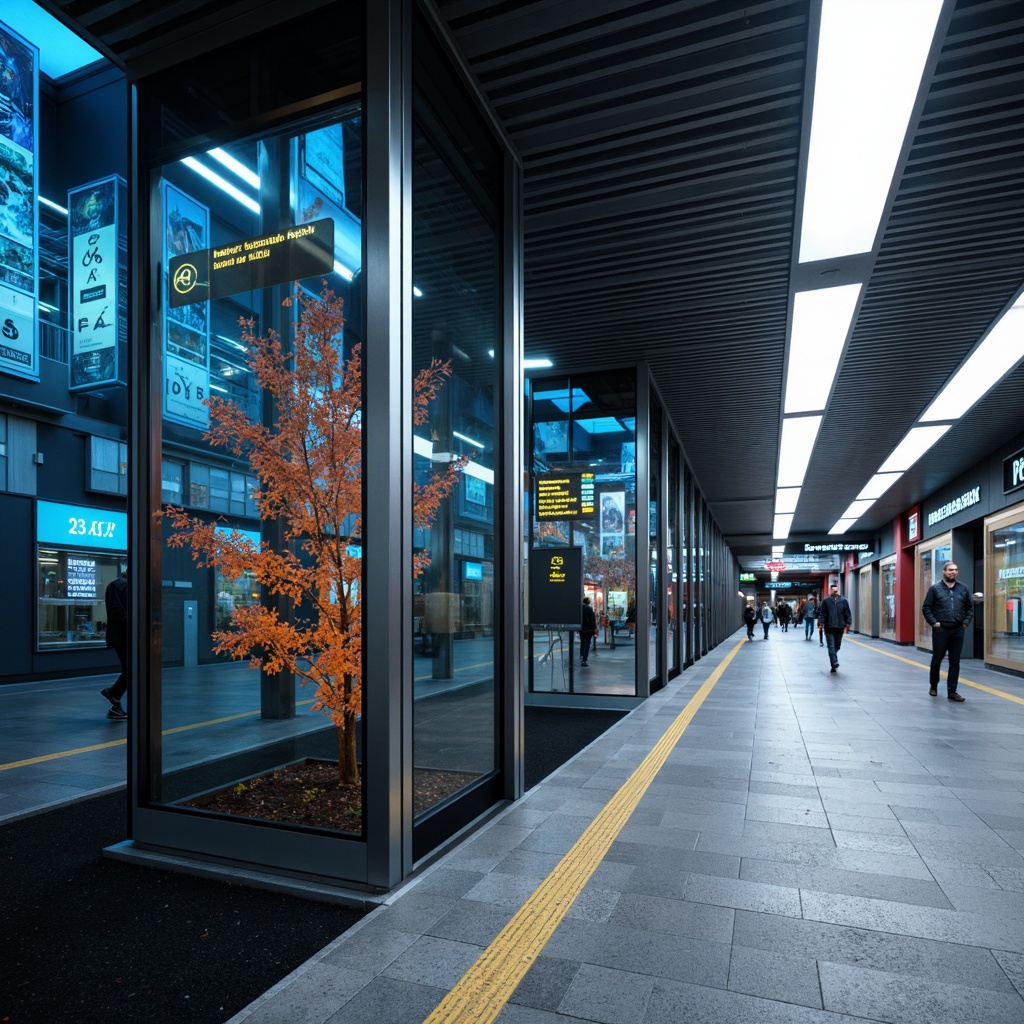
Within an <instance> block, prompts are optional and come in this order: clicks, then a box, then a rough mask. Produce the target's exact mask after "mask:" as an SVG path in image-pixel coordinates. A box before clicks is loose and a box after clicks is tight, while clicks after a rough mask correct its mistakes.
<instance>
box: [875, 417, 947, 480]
mask: <svg viewBox="0 0 1024 1024" xmlns="http://www.w3.org/2000/svg"><path fill="white" fill-rule="evenodd" d="M952 425H953V424H952V423H942V424H939V425H937V426H934V427H911V428H910V430H908V431H907V434H906V436H905V437H904V438H903V440H902V441H900V443H899V444H898V445H896V448H895V449H894V450H893V453H892V454H891V455H890V456H889V458H887V459H886V460H885V462H883V463H882V465H881V466H879V468H878V472H879V473H900V472H905V471H906V470H908V469H910V467H911V466H912V465H913V464H914V463H915V462H917V460H918V459H919V458H921V456H922V455H924V453H925V452H926V451H928V449H929V448H931V446H932V445H933V444H935V443H936V442H937V441H938V440H939V439H940V438H941V437H942V435H943V434H945V433H946V431H947V430H949V428H950V427H951V426H952Z"/></svg>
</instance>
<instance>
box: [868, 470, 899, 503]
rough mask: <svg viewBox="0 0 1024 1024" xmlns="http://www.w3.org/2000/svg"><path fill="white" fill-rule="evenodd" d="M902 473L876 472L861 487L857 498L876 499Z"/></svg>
mask: <svg viewBox="0 0 1024 1024" xmlns="http://www.w3.org/2000/svg"><path fill="white" fill-rule="evenodd" d="M901 476H903V474H902V473H876V474H875V475H874V476H873V477H872V478H871V479H870V480H869V481H868V482H867V483H866V484H865V485H864V486H863V487H862V488H861V492H860V494H858V495H857V500H858V501H861V500H865V499H870V500H871V501H877V500H878V499H879V498H880V497H881V496H882V495H883V494H885V492H886V491H887V490H889V488H890V487H892V485H893V484H894V483H896V481H897V480H899V478H900V477H901Z"/></svg>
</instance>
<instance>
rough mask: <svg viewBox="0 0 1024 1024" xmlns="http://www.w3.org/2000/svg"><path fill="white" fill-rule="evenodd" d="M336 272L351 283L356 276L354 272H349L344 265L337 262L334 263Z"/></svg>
mask: <svg viewBox="0 0 1024 1024" xmlns="http://www.w3.org/2000/svg"><path fill="white" fill-rule="evenodd" d="M334 272H335V273H336V274H340V275H341V276H342V277H343V278H345V280H346V281H351V280H352V278H353V277H355V276H356V273H355V271H354V270H349V269H348V267H346V266H345V264H344V263H339V262H338V261H337V260H335V261H334Z"/></svg>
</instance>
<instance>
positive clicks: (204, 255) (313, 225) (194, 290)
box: [168, 217, 334, 307]
mask: <svg viewBox="0 0 1024 1024" xmlns="http://www.w3.org/2000/svg"><path fill="white" fill-rule="evenodd" d="M333 270H334V221H333V219H332V218H330V217H323V218H322V219H321V220H314V221H311V222H310V223H309V224H297V225H295V226H294V227H290V228H282V229H281V230H280V231H275V232H271V233H270V234H268V235H261V236H260V237H258V238H243V239H242V240H241V241H239V242H229V243H228V244H227V245H218V246H216V247H215V248H213V249H200V250H199V251H197V252H189V253H185V255H184V256H175V257H174V259H172V260H171V262H170V264H169V271H170V289H169V291H168V303H169V304H170V305H171V306H172V307H174V306H184V305H187V304H188V303H191V302H206V301H207V300H208V299H222V298H224V297H225V296H226V295H237V294H238V293H239V292H248V291H256V290H257V289H259V288H268V287H270V285H274V284H284V283H285V282H287V281H301V280H302V279H303V278H306V277H315V276H316V275H317V274H329V273H331V272H332V271H333Z"/></svg>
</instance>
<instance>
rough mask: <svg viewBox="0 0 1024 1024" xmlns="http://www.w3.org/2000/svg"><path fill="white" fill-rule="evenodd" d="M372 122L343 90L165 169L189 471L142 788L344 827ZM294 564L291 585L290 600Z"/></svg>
mask: <svg viewBox="0 0 1024 1024" xmlns="http://www.w3.org/2000/svg"><path fill="white" fill-rule="evenodd" d="M361 136H362V131H361V118H360V112H359V109H358V106H355V105H353V106H352V107H350V108H349V109H347V110H346V111H341V112H337V113H336V114H335V115H334V116H333V117H332V118H331V119H329V120H321V121H319V122H317V123H316V124H313V125H310V126H309V127H308V128H307V127H305V126H303V128H302V129H301V130H296V128H294V127H292V128H290V130H289V133H288V134H281V135H272V136H264V137H260V138H254V139H249V140H245V141H241V142H236V143H233V144H231V145H228V146H224V147H220V148H213V147H211V149H210V150H209V151H207V152H199V153H197V154H195V156H194V157H190V158H188V159H186V160H183V161H180V162H175V163H170V164H166V165H164V166H163V167H161V168H159V169H158V171H157V172H156V174H157V179H158V184H159V188H158V190H157V192H158V194H159V197H160V202H159V208H158V210H157V211H156V216H157V217H158V218H159V223H160V224H161V225H162V232H161V234H160V236H159V237H158V238H157V240H156V244H157V246H158V250H157V251H156V252H154V253H153V254H152V260H153V262H154V264H160V265H162V266H163V267H165V268H166V270H165V279H164V281H163V287H164V295H163V302H162V304H161V308H160V314H161V319H160V324H159V328H158V329H159V331H160V341H161V343H162V346H163V362H162V365H163V367H164V372H165V375H166V379H165V381H164V382H163V385H164V386H163V389H162V390H163V399H164V401H163V409H162V418H161V421H160V423H161V430H162V442H163V444H165V445H166V444H167V443H173V444H174V446H175V449H176V450H182V449H184V450H185V451H186V452H187V453H192V454H191V456H190V457H189V456H186V460H185V465H187V468H188V475H187V477H185V476H184V474H183V469H184V465H183V463H182V462H179V461H178V460H177V459H170V458H165V459H164V460H163V473H162V477H163V484H162V489H161V490H162V495H163V498H164V501H165V502H173V503H174V504H182V503H184V504H187V505H188V506H189V512H188V514H187V518H184V519H180V520H177V521H174V520H172V519H171V518H169V517H168V516H165V517H164V518H163V520H162V530H163V540H164V547H163V550H162V552H161V563H160V565H159V566H158V567H157V574H156V579H157V580H163V586H164V589H163V600H162V604H161V607H160V609H159V614H160V618H161V622H160V624H159V625H160V628H161V637H162V644H161V650H162V653H163V658H164V663H163V666H162V680H161V684H160V687H159V689H157V690H155V691H154V692H156V693H159V694H160V697H161V699H160V702H159V704H157V705H156V706H155V707H154V709H153V715H154V721H153V722H152V723H150V731H151V733H152V734H153V735H161V734H162V741H161V745H160V746H159V747H158V748H156V749H154V750H153V751H152V755H153V757H154V759H156V761H157V763H156V765H155V772H154V774H155V775H156V777H157V778H158V784H157V787H156V790H157V791H156V792H154V793H151V794H144V795H143V799H144V800H150V801H152V802H155V803H168V804H174V805H176V807H177V808H179V809H180V810H182V811H183V812H185V813H189V814H204V815H215V816H226V817H235V818H258V819H263V820H271V821H274V822H275V823H279V824H281V825H282V826H285V827H289V828H313V829H326V830H331V831H336V832H342V833H345V834H347V835H351V836H352V837H354V838H357V837H360V836H361V835H362V834H363V817H362V803H363V792H364V790H363V786H362V780H361V777H360V769H361V766H360V747H361V728H362V725H361V677H362V656H361V623H360V618H359V614H360V609H359V592H360V581H361V573H362V561H361V558H362V534H361V511H362V466H361V455H362V433H361V403H362V376H361V368H360V363H359V344H360V341H361V337H362V325H361V322H360V316H359V310H360V309H361V308H362V305H363V303H362V299H361V283H360V276H359V271H360V265H361V253H362V230H363V229H362V223H361V219H360V216H359V211H361V197H360V192H361V188H362V149H361ZM196 267H202V268H203V269H202V271H199V270H196V269H195V268H196ZM190 268H192V269H190ZM296 281H297V282H298V284H297V285H296V284H295V282H296ZM197 282H198V285H197ZM199 286H205V287H207V288H208V292H201V291H200V292H196V291H194V290H192V289H195V288H196V287H199ZM296 288H297V289H298V290H297V291H296ZM335 300H340V301H341V302H342V303H343V312H344V316H345V319H344V322H343V321H342V319H341V315H340V314H339V310H338V302H337V301H335ZM274 339H280V342H281V345H280V349H279V351H280V352H281V355H280V356H279V357H278V356H276V355H275V345H274ZM261 360H262V361H263V362H264V363H265V364H267V365H270V364H273V367H274V372H275V373H276V375H277V376H276V377H275V378H274V380H273V387H272V388H270V387H269V385H270V384H271V381H270V379H269V378H268V377H267V376H266V375H265V373H264V375H263V376H261V371H260V370H259V369H258V362H259V361H261ZM261 385H263V386H266V387H268V390H267V391H266V392H262V394H264V395H265V397H266V400H265V401H263V402H261ZM208 399H209V400H208ZM339 424H340V425H341V426H340V427H339ZM218 461H219V462H220V463H221V465H216V464H215V463H217V462H218ZM296 467H299V468H300V469H301V472H295V471H294V470H295V468H296ZM257 489H258V495H257V494H256V493H254V492H255V491H257ZM261 545H262V546H263V550H262V551H261ZM193 549H194V550H196V551H198V552H199V554H200V561H199V563H198V564H197V563H195V562H193V559H192V551H193ZM283 577H288V578H289V579H290V580H291V581H293V583H294V584H295V586H294V588H293V589H290V590H289V597H288V598H287V599H286V598H285V597H283V596H281V590H280V587H279V586H277V585H276V584H279V583H280V582H281V581H282V578H283ZM251 656H254V657H259V658H262V659H263V668H262V670H261V668H260V666H259V664H254V665H251V664H250V661H249V658H250V657H251Z"/></svg>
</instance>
